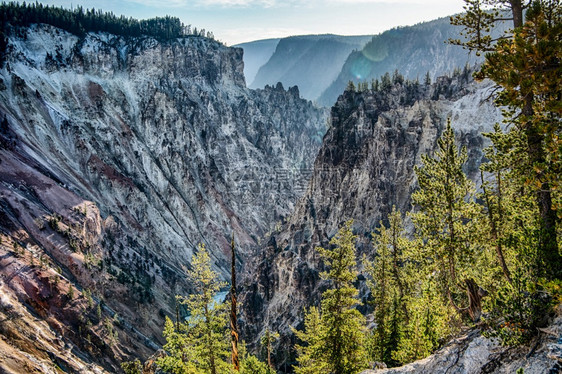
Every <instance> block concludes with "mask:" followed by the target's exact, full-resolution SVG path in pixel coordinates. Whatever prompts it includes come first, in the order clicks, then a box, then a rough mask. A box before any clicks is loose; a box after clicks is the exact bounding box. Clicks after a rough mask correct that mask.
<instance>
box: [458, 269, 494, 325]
mask: <svg viewBox="0 0 562 374" xmlns="http://www.w3.org/2000/svg"><path fill="white" fill-rule="evenodd" d="M464 282H465V284H466V293H467V294H468V315H469V316H470V318H471V319H472V321H473V322H478V321H479V320H480V317H481V316H482V298H483V297H484V296H486V295H488V292H487V291H486V290H484V289H483V288H482V287H480V286H478V285H477V284H476V282H475V281H474V279H471V278H469V279H465V281H464Z"/></svg>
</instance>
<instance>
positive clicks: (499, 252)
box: [480, 171, 512, 283]
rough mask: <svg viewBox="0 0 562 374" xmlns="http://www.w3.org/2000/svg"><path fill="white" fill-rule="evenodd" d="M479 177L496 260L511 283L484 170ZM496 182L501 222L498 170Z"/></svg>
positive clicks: (499, 177) (500, 194)
mask: <svg viewBox="0 0 562 374" xmlns="http://www.w3.org/2000/svg"><path fill="white" fill-rule="evenodd" d="M480 178H481V179H482V189H483V191H484V197H485V199H486V205H487V206H488V216H489V219H490V232H491V234H492V239H493V240H494V242H495V243H496V254H497V256H498V262H499V263H500V265H501V267H502V271H503V275H504V276H505V278H506V279H507V281H508V282H509V283H511V282H512V281H511V273H510V271H509V268H508V267H507V264H506V263H505V258H504V256H503V249H502V243H501V240H500V233H499V230H500V229H499V228H498V226H497V223H496V220H495V219H494V212H493V210H492V203H491V201H490V195H489V194H488V191H487V190H486V185H485V184H484V172H482V171H480ZM496 184H497V186H498V215H499V221H500V222H502V205H501V198H502V191H501V174H500V172H498V174H497V175H496Z"/></svg>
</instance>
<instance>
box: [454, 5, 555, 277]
mask: <svg viewBox="0 0 562 374" xmlns="http://www.w3.org/2000/svg"><path fill="white" fill-rule="evenodd" d="M465 3H466V9H467V11H468V12H467V14H466V15H460V16H458V17H455V18H454V19H452V22H453V24H457V25H461V26H463V27H464V29H465V31H464V34H465V36H466V39H465V40H463V41H460V40H457V41H454V42H455V43H456V44H460V45H463V46H465V47H467V48H470V49H474V50H477V51H487V52H490V53H487V54H486V60H485V63H484V64H483V66H482V68H481V71H480V72H479V73H478V74H477V76H478V78H481V79H483V78H490V79H492V80H493V81H494V82H496V84H498V86H499V87H500V88H501V90H498V91H499V93H498V97H497V104H498V105H501V106H503V107H505V108H506V110H505V111H504V115H505V117H506V121H507V122H508V123H509V124H511V126H510V130H509V133H510V134H512V135H513V139H512V141H511V145H510V147H509V148H508V149H507V151H508V152H512V153H525V154H526V158H527V162H526V163H523V164H515V165H513V167H514V168H515V169H517V170H518V176H516V178H517V179H521V180H522V182H523V183H524V184H526V185H528V186H533V187H534V192H533V193H534V195H535V199H536V214H537V216H538V217H540V220H539V224H540V230H539V232H538V235H539V242H538V256H537V261H538V264H537V266H538V267H540V268H542V269H543V275H544V276H546V277H547V278H556V277H560V273H561V272H562V256H561V255H560V248H559V246H558V239H557V226H559V225H560V223H559V220H560V216H562V210H561V208H562V204H561V203H562V198H561V197H560V193H559V187H560V182H561V177H560V175H562V141H561V140H560V136H559V135H560V121H561V117H562V105H561V104H560V96H561V95H562V78H561V77H562V65H561V60H560V50H562V38H561V36H562V5H561V4H560V1H558V0H540V1H526V2H523V1H521V0H510V1H508V2H505V1H501V0H465ZM506 3H507V4H506ZM484 5H488V6H491V7H492V9H491V11H490V9H485V7H484ZM504 5H507V6H508V8H509V9H510V10H511V15H512V18H511V20H512V21H513V27H514V28H513V30H512V31H511V32H510V35H509V36H510V37H507V36H506V37H504V38H500V39H499V40H497V41H494V40H492V38H491V37H489V35H486V34H487V33H488V32H489V30H490V28H491V27H492V25H493V24H494V23H495V22H496V21H498V20H499V19H502V17H503V16H502V15H501V13H500V9H501V7H502V6H504ZM525 9H527V12H526V20H525V21H524V18H523V13H524V10H525ZM486 10H488V11H486ZM519 140H523V143H521V142H519ZM557 213H558V215H557Z"/></svg>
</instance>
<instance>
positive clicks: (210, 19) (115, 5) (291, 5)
mask: <svg viewBox="0 0 562 374" xmlns="http://www.w3.org/2000/svg"><path fill="white" fill-rule="evenodd" d="M40 2H41V3H43V4H49V5H57V6H64V7H67V8H70V7H75V6H78V5H81V6H82V7H84V8H92V7H94V8H96V9H102V10H104V11H111V12H113V13H115V14H117V15H125V16H127V17H134V18H138V19H143V18H151V17H156V16H165V15H171V16H175V17H178V18H180V19H181V20H182V22H183V23H185V24H186V25H192V26H193V27H197V28H198V29H201V28H203V29H205V30H206V31H211V32H212V33H213V34H214V36H215V39H218V40H220V41H221V42H223V43H225V44H227V45H230V46H231V45H235V44H238V43H242V42H248V41H253V40H259V39H268V38H282V37H286V36H291V35H306V34H328V33H329V34H339V35H373V34H378V33H381V32H383V31H385V30H388V29H391V28H393V27H396V26H407V25H413V24H416V23H419V22H423V21H429V20H432V19H435V18H439V17H444V16H448V15H452V14H455V13H459V12H461V11H462V10H463V8H462V7H463V5H464V1H463V0H96V1H92V0H90V1H86V0H45V1H40Z"/></svg>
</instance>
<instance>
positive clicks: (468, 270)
mask: <svg viewBox="0 0 562 374" xmlns="http://www.w3.org/2000/svg"><path fill="white" fill-rule="evenodd" d="M438 145H439V148H438V150H437V152H436V154H435V157H429V156H425V155H424V156H422V163H423V165H422V167H416V169H415V171H416V175H417V177H418V184H419V190H417V191H416V192H414V194H412V200H413V202H414V204H415V205H416V206H417V207H418V208H419V211H418V212H417V213H415V214H413V215H412V218H413V221H414V224H415V226H416V231H417V235H419V236H420V237H421V239H422V240H423V241H424V245H423V246H420V247H419V248H420V249H421V250H422V251H423V252H425V253H423V254H422V255H421V256H419V258H420V259H423V260H424V261H425V262H426V264H427V266H428V267H429V268H430V269H431V270H432V271H433V272H435V273H436V274H439V280H440V287H441V290H442V292H443V295H444V296H445V297H446V299H447V300H448V301H449V303H450V305H451V306H452V307H454V308H455V310H457V311H458V312H460V313H468V314H469V315H470V317H471V318H472V319H473V320H474V321H478V320H479V319H480V315H481V305H480V299H481V297H482V296H483V294H484V293H483V290H481V289H480V288H479V287H478V286H477V285H476V283H475V281H474V278H475V277H476V278H477V277H478V273H476V269H474V267H473V264H474V258H475V246H474V239H473V237H474V234H475V229H476V224H475V223H476V221H475V220H476V218H477V216H478V214H477V213H478V211H479V209H478V207H477V205H476V204H475V202H474V193H475V192H474V186H473V184H472V183H471V181H470V180H469V179H468V178H467V176H466V175H465V174H464V172H463V170H462V167H463V164H464V163H465V161H466V159H467V154H466V148H464V147H463V148H462V149H461V150H460V151H459V149H458V148H457V146H456V144H455V135H454V132H453V129H452V127H451V122H450V121H448V122H447V127H446V129H445V131H444V132H443V134H442V135H441V138H440V139H439V140H438ZM461 282H462V283H464V284H465V287H464V290H462V289H461V287H460V286H459V285H460V284H461ZM463 291H465V292H466V293H467V294H468V302H467V301H466V300H465V301H464V304H465V305H466V304H468V306H466V307H461V306H459V302H460V301H461V300H463V299H464V298H463V297H462V292H463Z"/></svg>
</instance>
